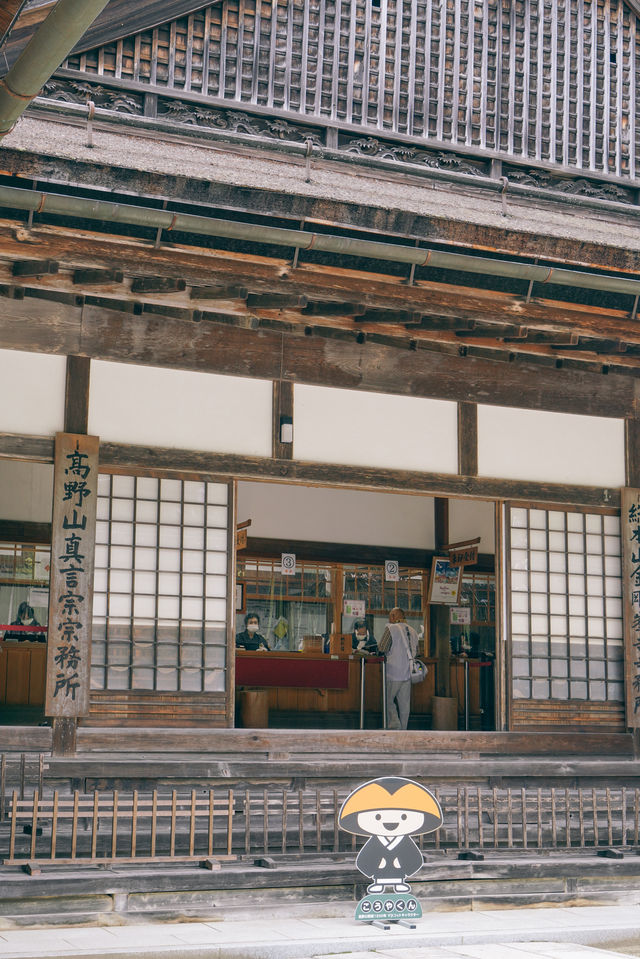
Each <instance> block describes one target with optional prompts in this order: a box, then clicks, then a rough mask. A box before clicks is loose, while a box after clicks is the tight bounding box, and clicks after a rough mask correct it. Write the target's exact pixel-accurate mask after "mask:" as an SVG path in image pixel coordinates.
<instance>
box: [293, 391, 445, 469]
mask: <svg viewBox="0 0 640 959" xmlns="http://www.w3.org/2000/svg"><path fill="white" fill-rule="evenodd" d="M293 431H294V432H293V437H294V438H293V442H294V446H293V451H294V456H295V458H296V459H299V460H310V461H312V462H316V463H342V464H344V465H346V466H373V467H382V468H384V467H386V468H387V469H408V470H420V471H425V472H439V473H455V472H457V469H458V441H457V407H456V404H455V403H450V402H447V401H445V400H430V399H422V398H421V397H413V396H391V395H388V394H385V393H368V392H363V391H360V390H336V389H331V388H329V387H321V386H302V385H296V386H295V387H294V416H293Z"/></svg>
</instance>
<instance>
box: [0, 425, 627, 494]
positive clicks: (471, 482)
mask: <svg viewBox="0 0 640 959" xmlns="http://www.w3.org/2000/svg"><path fill="white" fill-rule="evenodd" d="M1 440H2V438H1V436H0V451H1V450H2V441H1ZM100 462H101V465H102V466H103V467H105V468H106V469H113V470H114V471H121V472H126V471H127V470H130V469H132V468H133V469H139V470H143V471H145V472H150V473H152V474H153V473H154V471H155V472H158V471H160V472H163V471H167V472H175V473H181V474H184V475H187V474H193V473H197V474H200V475H207V476H225V477H229V476H233V477H237V478H238V479H240V478H243V479H256V480H272V481H275V482H294V483H303V484H308V485H318V486H323V485H329V486H347V487H350V488H353V489H371V490H387V491H393V492H399V493H402V492H405V493H406V492H415V493H428V494H430V495H434V496H440V497H447V496H462V497H468V498H479V499H508V500H513V501H526V502H541V503H558V504H570V505H577V506H593V507H611V508H618V507H619V506H620V493H619V490H616V489H612V490H603V489H601V488H599V487H597V488H596V487H589V486H571V485H564V484H560V483H533V482H521V481H517V480H499V479H489V478H485V477H468V476H465V477H462V476H459V475H455V474H451V475H445V474H434V473H418V472H413V471H409V470H389V469H384V470H383V469H373V468H368V467H361V466H337V465H334V464H324V463H302V462H297V461H295V460H292V461H287V460H276V459H269V458H262V457H249V456H237V455H234V454H223V453H201V452H194V451H191V450H175V449H159V448H154V449H150V448H148V447H139V446H124V445H117V444H113V443H105V444H102V446H101V448H100Z"/></svg>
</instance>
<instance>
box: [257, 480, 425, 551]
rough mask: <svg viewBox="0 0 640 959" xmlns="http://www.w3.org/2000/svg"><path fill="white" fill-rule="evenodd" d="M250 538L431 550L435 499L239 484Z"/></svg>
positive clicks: (280, 484)
mask: <svg viewBox="0 0 640 959" xmlns="http://www.w3.org/2000/svg"><path fill="white" fill-rule="evenodd" d="M246 519H251V520H252V524H251V526H250V527H249V536H258V537H266V538H268V539H287V538H290V539H303V540H311V541H317V542H321V543H361V544H362V545H363V546H407V547H412V548H415V549H429V548H433V543H434V535H433V499H431V497H428V496H402V495H398V494H395V493H374V492H368V491H360V490H347V489H328V488H325V487H314V486H288V485H286V484H284V483H238V521H239V522H242V521H243V520H246Z"/></svg>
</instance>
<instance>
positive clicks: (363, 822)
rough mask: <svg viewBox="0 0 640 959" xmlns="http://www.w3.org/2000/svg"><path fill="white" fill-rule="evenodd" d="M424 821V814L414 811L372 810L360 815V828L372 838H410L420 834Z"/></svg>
mask: <svg viewBox="0 0 640 959" xmlns="http://www.w3.org/2000/svg"><path fill="white" fill-rule="evenodd" d="M424 819H425V817H424V813H422V812H417V811H415V810H413V809H371V810H370V811H369V812H361V813H358V826H359V827H360V830H359V831H361V832H363V833H368V834H369V835H370V836H409V835H410V834H411V833H412V832H415V833H418V832H420V830H421V829H422V827H423V826H424Z"/></svg>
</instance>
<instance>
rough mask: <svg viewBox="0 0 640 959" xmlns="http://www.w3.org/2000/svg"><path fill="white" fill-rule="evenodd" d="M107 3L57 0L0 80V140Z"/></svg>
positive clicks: (86, 0)
mask: <svg viewBox="0 0 640 959" xmlns="http://www.w3.org/2000/svg"><path fill="white" fill-rule="evenodd" d="M107 2H108V0H58V2H57V3H56V5H55V7H54V8H53V10H52V11H51V12H50V14H49V16H48V17H47V19H46V20H45V21H44V23H42V24H40V27H39V28H38V30H37V31H36V33H35V34H34V35H33V37H32V38H31V40H30V41H29V43H28V44H27V46H26V47H25V48H24V50H23V51H22V53H21V54H20V56H19V57H18V59H17V60H16V62H15V63H14V65H13V66H12V67H11V69H10V70H9V72H8V73H7V74H6V76H4V77H3V78H2V79H1V80H0V137H3V136H5V135H6V134H7V133H9V131H10V130H11V129H12V128H13V126H14V124H15V122H16V120H17V119H18V117H19V116H20V114H21V113H22V112H23V110H25V109H26V108H27V107H28V105H29V104H30V103H31V101H32V100H33V99H34V98H35V97H37V95H38V93H39V92H40V90H41V89H42V87H43V86H44V84H45V83H46V82H47V80H48V79H49V77H50V76H51V74H52V73H53V72H54V71H55V70H57V69H58V67H59V66H60V64H61V63H62V61H63V60H64V59H65V57H66V56H68V54H69V53H70V51H71V50H72V48H73V47H74V46H75V44H76V43H77V42H78V41H79V40H80V38H81V37H82V36H83V35H84V34H85V33H86V31H87V29H88V28H89V27H90V26H91V24H92V23H93V21H94V20H95V18H96V17H97V16H98V14H99V13H100V11H101V10H103V9H104V7H106V5H107Z"/></svg>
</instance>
